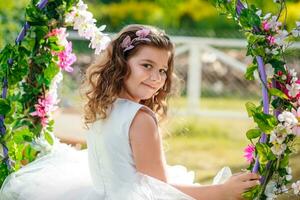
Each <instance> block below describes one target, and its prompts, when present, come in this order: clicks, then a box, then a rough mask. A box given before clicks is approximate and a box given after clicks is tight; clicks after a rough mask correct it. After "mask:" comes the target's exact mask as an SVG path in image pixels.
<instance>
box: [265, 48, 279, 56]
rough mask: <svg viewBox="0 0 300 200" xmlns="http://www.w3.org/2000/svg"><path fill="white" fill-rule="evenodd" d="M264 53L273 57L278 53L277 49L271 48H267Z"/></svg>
mask: <svg viewBox="0 0 300 200" xmlns="http://www.w3.org/2000/svg"><path fill="white" fill-rule="evenodd" d="M265 52H266V54H273V55H277V54H278V53H279V51H278V50H277V48H272V49H271V50H270V49H269V48H266V49H265Z"/></svg>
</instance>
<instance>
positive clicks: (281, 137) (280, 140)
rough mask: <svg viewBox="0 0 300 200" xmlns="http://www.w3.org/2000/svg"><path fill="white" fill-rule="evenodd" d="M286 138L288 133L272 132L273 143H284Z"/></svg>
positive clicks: (271, 140)
mask: <svg viewBox="0 0 300 200" xmlns="http://www.w3.org/2000/svg"><path fill="white" fill-rule="evenodd" d="M285 138H286V134H278V135H277V134H276V133H274V132H272V133H271V135H270V142H271V143H277V144H282V143H283V142H284V140H285Z"/></svg>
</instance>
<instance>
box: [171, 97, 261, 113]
mask: <svg viewBox="0 0 300 200" xmlns="http://www.w3.org/2000/svg"><path fill="white" fill-rule="evenodd" d="M248 101H251V102H253V103H255V104H256V105H258V104H259V101H258V100H257V99H238V98H221V97H203V98H201V99H199V108H202V109H211V110H233V111H240V112H246V108H245V103H246V102H248ZM169 105H170V108H185V107H187V98H186V97H176V98H171V99H170V101H169Z"/></svg>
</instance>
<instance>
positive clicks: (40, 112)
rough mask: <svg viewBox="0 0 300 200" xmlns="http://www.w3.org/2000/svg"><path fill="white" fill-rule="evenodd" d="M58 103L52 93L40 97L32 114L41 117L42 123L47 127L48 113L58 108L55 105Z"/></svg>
mask: <svg viewBox="0 0 300 200" xmlns="http://www.w3.org/2000/svg"><path fill="white" fill-rule="evenodd" d="M56 103H57V102H55V100H54V99H53V98H52V96H51V95H48V96H47V97H46V98H44V97H42V98H39V99H38V103H37V104H35V105H34V108H35V111H34V112H32V113H30V115H32V116H38V117H40V119H41V123H42V125H43V127H45V126H46V125H47V122H48V117H47V115H48V114H49V113H50V112H52V111H54V110H55V109H56V106H54V105H55V104H56Z"/></svg>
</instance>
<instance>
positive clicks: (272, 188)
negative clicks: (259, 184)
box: [265, 181, 277, 200]
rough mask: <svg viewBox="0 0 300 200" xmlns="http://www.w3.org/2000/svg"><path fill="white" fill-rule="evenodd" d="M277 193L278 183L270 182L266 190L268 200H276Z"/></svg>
mask: <svg viewBox="0 0 300 200" xmlns="http://www.w3.org/2000/svg"><path fill="white" fill-rule="evenodd" d="M276 191H277V188H276V183H275V182H274V181H270V182H269V183H268V184H267V186H266V189H265V195H266V196H267V200H273V199H276V197H277V195H276V194H275V192H276Z"/></svg>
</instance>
